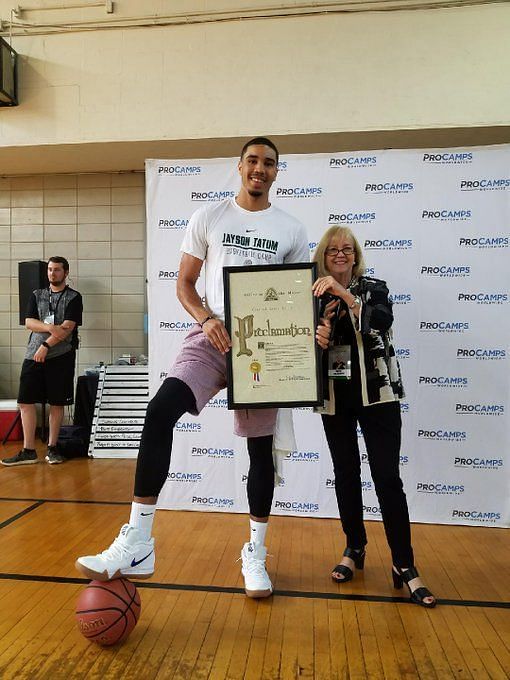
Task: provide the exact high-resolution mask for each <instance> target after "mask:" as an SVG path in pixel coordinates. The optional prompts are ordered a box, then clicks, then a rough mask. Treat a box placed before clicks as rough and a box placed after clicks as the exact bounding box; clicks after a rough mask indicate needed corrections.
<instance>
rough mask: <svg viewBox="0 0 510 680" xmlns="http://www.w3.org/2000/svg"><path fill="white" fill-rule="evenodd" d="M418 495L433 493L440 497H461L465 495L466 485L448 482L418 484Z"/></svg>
mask: <svg viewBox="0 0 510 680" xmlns="http://www.w3.org/2000/svg"><path fill="white" fill-rule="evenodd" d="M416 491H417V492H418V493H431V494H435V495H438V496H444V495H447V496H460V494H463V493H464V484H448V483H447V482H417V484H416Z"/></svg>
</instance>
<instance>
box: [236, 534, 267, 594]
mask: <svg viewBox="0 0 510 680" xmlns="http://www.w3.org/2000/svg"><path fill="white" fill-rule="evenodd" d="M266 556H267V550H266V548H265V547H264V546H263V545H257V544H255V543H245V544H244V546H243V549H242V551H241V560H242V563H243V566H242V569H241V571H242V574H243V576H244V590H245V593H246V595H247V596H248V597H269V596H270V595H271V594H272V592H273V585H272V583H271V580H270V578H269V576H268V575H267V571H266Z"/></svg>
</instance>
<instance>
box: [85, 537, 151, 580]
mask: <svg viewBox="0 0 510 680" xmlns="http://www.w3.org/2000/svg"><path fill="white" fill-rule="evenodd" d="M75 566H76V569H78V571H79V572H81V573H82V574H84V575H85V576H86V577H87V578H91V579H95V580H97V581H111V580H112V579H114V578H120V577H121V576H126V577H130V578H149V577H150V576H152V574H153V573H154V539H153V538H150V539H149V540H148V541H147V540H146V539H145V538H143V536H142V535H141V532H140V530H139V529H137V528H136V527H132V526H131V525H130V524H124V526H123V527H122V529H121V530H120V533H119V535H118V536H117V538H116V539H115V540H114V541H113V543H112V544H111V546H110V547H109V548H108V549H107V550H103V552H102V553H99V555H86V556H85V557H78V559H77V560H76V563H75Z"/></svg>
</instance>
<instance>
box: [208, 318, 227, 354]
mask: <svg viewBox="0 0 510 680" xmlns="http://www.w3.org/2000/svg"><path fill="white" fill-rule="evenodd" d="M202 331H203V332H204V333H205V335H206V337H207V339H208V340H209V342H210V343H211V345H212V346H213V347H214V348H215V349H217V350H218V352H221V353H222V354H226V353H227V352H228V351H229V350H230V348H231V347H232V341H231V340H230V336H229V334H228V332H227V329H226V328H225V325H224V323H223V322H222V321H220V320H219V319H208V320H207V321H206V322H205V323H204V324H203V326H202Z"/></svg>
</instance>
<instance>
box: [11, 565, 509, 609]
mask: <svg viewBox="0 0 510 680" xmlns="http://www.w3.org/2000/svg"><path fill="white" fill-rule="evenodd" d="M0 581H34V582H38V583H65V584H75V585H80V584H82V585H87V584H88V583H90V580H89V579H86V578H78V577H68V576H40V575H38V574H5V573H0ZM136 586H137V587H138V588H141V589H147V590H181V591H192V592H201V593H225V594H227V595H245V592H244V588H230V587H228V586H203V585H193V584H186V583H152V582H151V583H147V582H145V581H144V582H143V583H142V582H141V581H136ZM273 595H276V596H277V597H297V598H304V599H308V600H346V601H348V602H383V603H384V602H386V603H394V604H413V603H412V602H411V600H410V599H409V598H407V597H389V596H386V595H353V594H342V593H323V592H313V591H306V590H275V591H274V593H273ZM437 603H438V604H441V605H450V606H452V607H489V608H492V609H510V602H491V601H484V600H442V599H438V600H437Z"/></svg>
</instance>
